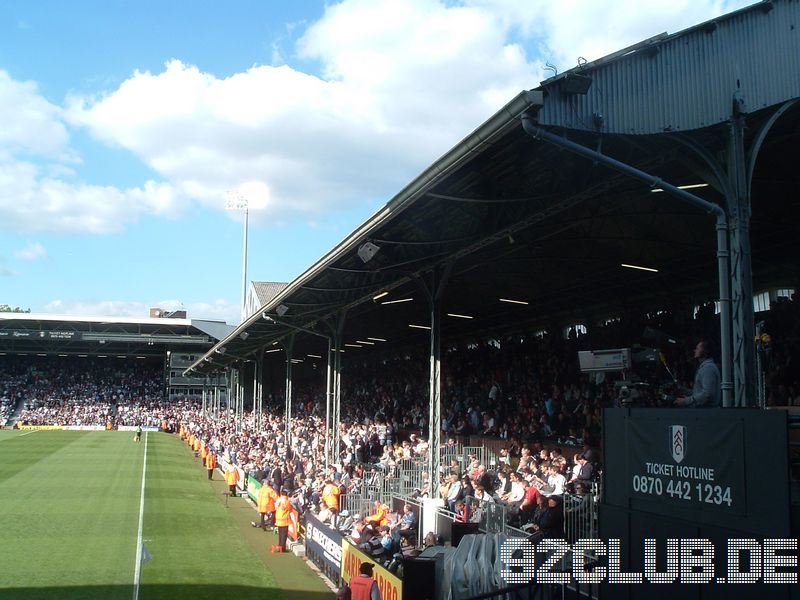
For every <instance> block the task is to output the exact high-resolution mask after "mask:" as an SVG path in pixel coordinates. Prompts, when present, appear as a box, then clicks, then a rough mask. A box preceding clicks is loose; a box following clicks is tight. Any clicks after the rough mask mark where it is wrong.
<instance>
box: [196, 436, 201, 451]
mask: <svg viewBox="0 0 800 600" xmlns="http://www.w3.org/2000/svg"><path fill="white" fill-rule="evenodd" d="M202 445H203V442H201V441H200V438H199V437H196V438H194V451H195V452H200V446H202Z"/></svg>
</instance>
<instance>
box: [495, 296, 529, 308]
mask: <svg viewBox="0 0 800 600" xmlns="http://www.w3.org/2000/svg"><path fill="white" fill-rule="evenodd" d="M500 302H508V303H509V304H522V305H523V306H528V304H530V302H525V301H524V300H510V299H509V298H500Z"/></svg>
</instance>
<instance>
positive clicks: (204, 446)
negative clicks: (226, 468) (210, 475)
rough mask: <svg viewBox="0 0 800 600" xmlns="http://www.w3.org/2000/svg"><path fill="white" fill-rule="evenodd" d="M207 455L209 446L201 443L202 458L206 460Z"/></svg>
mask: <svg viewBox="0 0 800 600" xmlns="http://www.w3.org/2000/svg"><path fill="white" fill-rule="evenodd" d="M206 456H208V446H206V445H205V444H201V445H200V458H202V459H203V462H205V460H206Z"/></svg>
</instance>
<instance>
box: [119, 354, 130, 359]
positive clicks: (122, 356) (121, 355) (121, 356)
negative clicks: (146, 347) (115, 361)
mask: <svg viewBox="0 0 800 600" xmlns="http://www.w3.org/2000/svg"><path fill="white" fill-rule="evenodd" d="M117 358H128V357H127V356H125V355H124V354H117Z"/></svg>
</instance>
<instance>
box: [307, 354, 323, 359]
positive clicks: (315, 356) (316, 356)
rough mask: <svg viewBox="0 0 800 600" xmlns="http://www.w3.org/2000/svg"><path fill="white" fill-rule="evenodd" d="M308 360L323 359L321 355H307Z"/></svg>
mask: <svg viewBox="0 0 800 600" xmlns="http://www.w3.org/2000/svg"><path fill="white" fill-rule="evenodd" d="M306 356H307V357H308V358H322V357H321V356H320V355H319V354H306Z"/></svg>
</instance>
